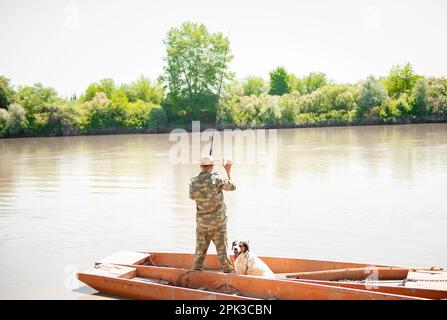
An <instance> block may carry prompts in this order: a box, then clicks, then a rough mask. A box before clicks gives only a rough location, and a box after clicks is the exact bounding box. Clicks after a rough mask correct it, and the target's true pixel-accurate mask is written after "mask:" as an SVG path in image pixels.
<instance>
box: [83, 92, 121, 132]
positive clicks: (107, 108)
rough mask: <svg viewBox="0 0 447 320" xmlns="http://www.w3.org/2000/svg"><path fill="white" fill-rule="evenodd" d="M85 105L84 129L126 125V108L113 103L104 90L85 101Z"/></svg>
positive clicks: (111, 127)
mask: <svg viewBox="0 0 447 320" xmlns="http://www.w3.org/2000/svg"><path fill="white" fill-rule="evenodd" d="M85 106H86V114H85V119H84V125H83V128H84V129H87V130H93V131H95V130H98V129H117V128H121V127H123V126H124V119H125V116H126V114H125V110H124V108H123V107H122V106H120V105H116V104H113V103H112V102H111V101H110V100H109V99H108V98H107V96H106V94H105V93H104V92H97V93H96V95H95V97H94V98H93V99H92V100H90V101H88V102H86V103H85Z"/></svg>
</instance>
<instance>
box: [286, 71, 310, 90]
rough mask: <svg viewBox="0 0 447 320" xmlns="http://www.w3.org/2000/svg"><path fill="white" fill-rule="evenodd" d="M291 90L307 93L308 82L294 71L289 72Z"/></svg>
mask: <svg viewBox="0 0 447 320" xmlns="http://www.w3.org/2000/svg"><path fill="white" fill-rule="evenodd" d="M288 82H289V88H290V91H291V92H292V91H297V92H299V93H300V94H305V93H306V84H305V83H304V80H303V79H300V78H298V77H297V76H296V75H294V74H293V73H289V77H288Z"/></svg>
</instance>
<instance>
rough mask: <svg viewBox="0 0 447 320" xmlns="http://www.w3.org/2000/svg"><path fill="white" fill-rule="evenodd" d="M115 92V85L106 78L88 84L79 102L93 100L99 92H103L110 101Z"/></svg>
mask: <svg viewBox="0 0 447 320" xmlns="http://www.w3.org/2000/svg"><path fill="white" fill-rule="evenodd" d="M115 90H116V84H115V81H114V80H113V79H110V78H106V79H102V80H100V81H98V82H94V83H92V84H90V85H89V86H88V87H87V89H86V90H85V93H84V94H83V95H82V96H81V101H83V102H86V101H90V100H92V99H93V98H95V96H96V94H97V93H99V92H104V93H105V94H106V96H107V98H109V99H111V98H112V94H113V92H114V91H115Z"/></svg>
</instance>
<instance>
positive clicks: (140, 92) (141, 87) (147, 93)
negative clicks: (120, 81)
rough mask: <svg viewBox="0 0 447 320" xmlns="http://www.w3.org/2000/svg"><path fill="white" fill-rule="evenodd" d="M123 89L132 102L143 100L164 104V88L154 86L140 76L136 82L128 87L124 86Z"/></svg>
mask: <svg viewBox="0 0 447 320" xmlns="http://www.w3.org/2000/svg"><path fill="white" fill-rule="evenodd" d="M121 88H122V89H123V90H124V92H125V93H126V95H127V98H128V100H129V101H130V102H137V101H138V100H141V101H144V102H150V103H153V104H158V105H160V104H162V102H163V98H164V92H163V88H162V87H161V86H160V85H157V84H153V83H152V82H151V81H150V80H149V79H148V78H145V77H144V76H140V77H139V78H138V79H137V80H136V81H134V82H131V83H130V84H128V85H126V84H124V85H122V86H121Z"/></svg>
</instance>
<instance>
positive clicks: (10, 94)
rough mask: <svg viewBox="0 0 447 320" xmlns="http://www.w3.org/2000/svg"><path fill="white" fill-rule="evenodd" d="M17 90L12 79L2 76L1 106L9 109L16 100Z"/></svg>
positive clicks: (0, 86)
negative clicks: (11, 82)
mask: <svg viewBox="0 0 447 320" xmlns="http://www.w3.org/2000/svg"><path fill="white" fill-rule="evenodd" d="M14 98H15V92H14V89H13V88H12V86H11V84H10V80H9V79H7V78H5V77H4V76H0V108H3V109H7V108H8V106H9V105H10V104H11V103H13V102H14Z"/></svg>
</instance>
